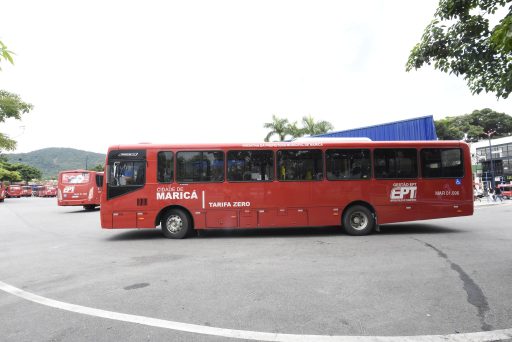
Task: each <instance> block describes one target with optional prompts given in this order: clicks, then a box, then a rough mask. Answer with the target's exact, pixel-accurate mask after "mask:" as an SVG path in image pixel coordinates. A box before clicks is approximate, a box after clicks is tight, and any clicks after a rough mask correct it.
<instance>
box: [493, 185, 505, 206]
mask: <svg viewBox="0 0 512 342" xmlns="http://www.w3.org/2000/svg"><path fill="white" fill-rule="evenodd" d="M498 199H499V200H500V202H503V194H502V193H501V188H500V186H499V185H498V184H496V188H495V189H494V201H496V202H497V201H498Z"/></svg>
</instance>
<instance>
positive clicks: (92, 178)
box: [57, 170, 103, 210]
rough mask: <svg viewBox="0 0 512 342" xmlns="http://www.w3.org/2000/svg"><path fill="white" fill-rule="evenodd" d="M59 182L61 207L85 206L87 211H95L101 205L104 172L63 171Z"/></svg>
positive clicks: (59, 202)
mask: <svg viewBox="0 0 512 342" xmlns="http://www.w3.org/2000/svg"><path fill="white" fill-rule="evenodd" d="M57 182H58V185H57V187H58V190H57V204H58V205H59V206H83V207H84V209H85V210H93V209H94V208H96V207H97V206H99V205H100V198H101V190H102V186H103V172H96V171H89V170H69V171H61V172H59V179H58V181H57Z"/></svg>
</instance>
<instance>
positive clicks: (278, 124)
mask: <svg viewBox="0 0 512 342" xmlns="http://www.w3.org/2000/svg"><path fill="white" fill-rule="evenodd" d="M288 126H289V123H288V119H280V118H278V117H277V116H275V115H272V122H267V123H265V124H264V125H263V127H264V128H269V129H270V132H268V134H267V136H266V137H265V141H269V140H270V138H271V137H272V136H273V135H274V134H277V135H278V136H279V141H283V140H284V139H285V138H286V135H287V134H289V130H288Z"/></svg>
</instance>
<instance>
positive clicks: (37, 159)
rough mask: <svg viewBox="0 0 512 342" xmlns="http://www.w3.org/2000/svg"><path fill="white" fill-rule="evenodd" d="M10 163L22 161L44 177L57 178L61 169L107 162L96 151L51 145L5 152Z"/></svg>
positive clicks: (90, 166)
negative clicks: (38, 148) (30, 150)
mask: <svg viewBox="0 0 512 342" xmlns="http://www.w3.org/2000/svg"><path fill="white" fill-rule="evenodd" d="M4 156H6V157H7V160H8V162H9V163H13V164H14V163H22V164H27V165H30V166H33V167H35V168H38V169H39V170H41V172H42V173H43V178H44V179H50V178H54V179H55V178H56V177H57V175H58V173H59V171H63V170H73V169H84V168H85V164H86V163H87V168H88V169H91V168H93V167H95V166H96V165H98V164H101V165H103V164H104V163H105V158H106V155H105V154H101V153H94V152H88V151H82V150H75V149H73V148H59V147H50V148H44V149H42V150H37V151H32V152H28V153H11V154H8V153H7V154H4Z"/></svg>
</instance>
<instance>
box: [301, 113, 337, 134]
mask: <svg viewBox="0 0 512 342" xmlns="http://www.w3.org/2000/svg"><path fill="white" fill-rule="evenodd" d="M302 125H303V128H302V133H303V134H307V135H310V136H312V135H318V134H322V133H327V132H329V131H330V130H332V129H334V126H333V125H332V124H331V123H330V122H328V121H319V122H315V119H313V117H312V116H311V115H308V116H305V117H303V118H302Z"/></svg>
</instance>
